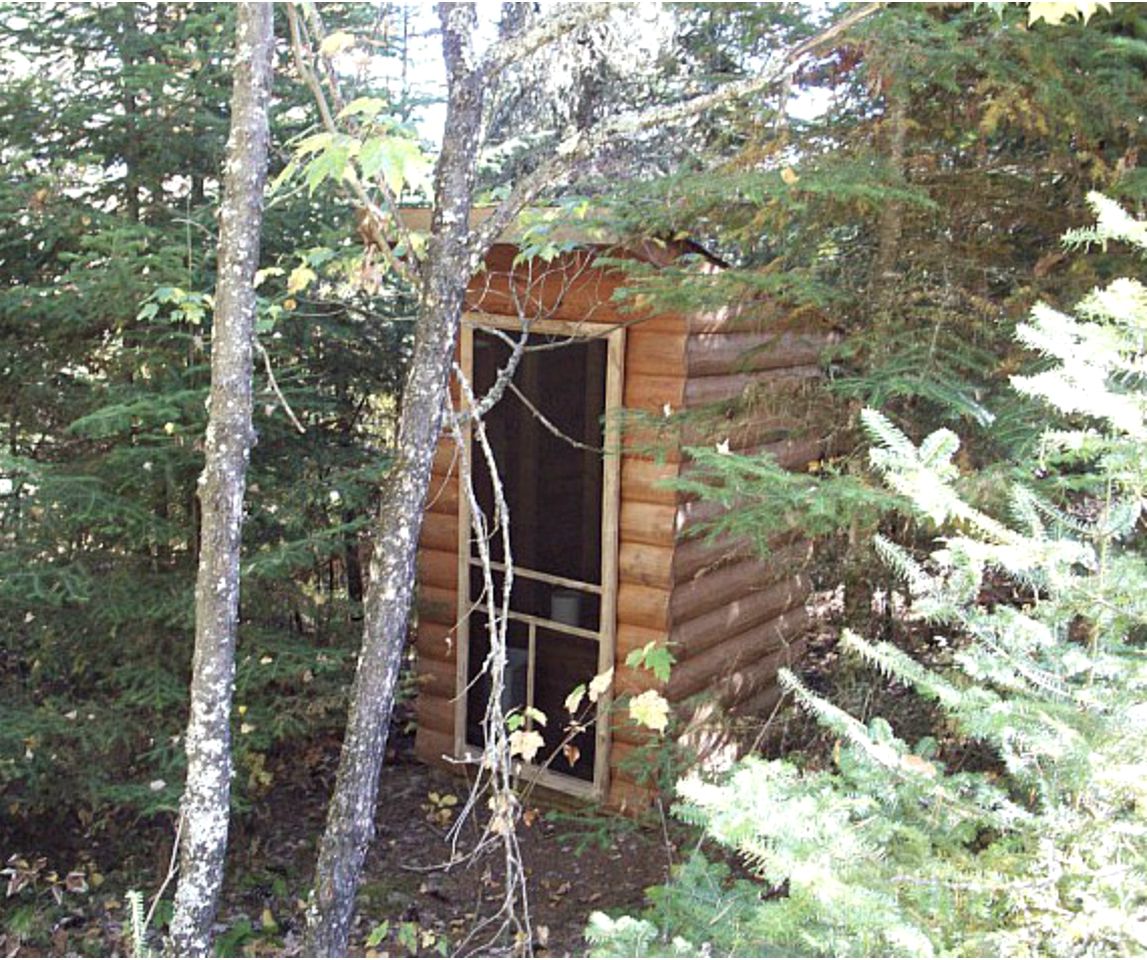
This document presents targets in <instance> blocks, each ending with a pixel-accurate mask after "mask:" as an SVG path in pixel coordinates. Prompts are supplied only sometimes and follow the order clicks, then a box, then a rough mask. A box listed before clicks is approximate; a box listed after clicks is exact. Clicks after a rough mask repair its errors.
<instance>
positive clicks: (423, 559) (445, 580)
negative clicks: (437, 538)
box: [418, 547, 458, 590]
mask: <svg viewBox="0 0 1147 960" xmlns="http://www.w3.org/2000/svg"><path fill="white" fill-rule="evenodd" d="M418 582H419V583H422V584H425V585H426V586H428V587H441V588H443V589H446V590H457V589H458V554H457V552H455V551H453V550H432V549H430V548H428V547H427V548H423V549H421V550H419V551H418Z"/></svg>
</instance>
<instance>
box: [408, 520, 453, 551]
mask: <svg viewBox="0 0 1147 960" xmlns="http://www.w3.org/2000/svg"><path fill="white" fill-rule="evenodd" d="M418 544H419V549H421V550H448V551H450V552H451V553H453V554H454V556H455V557H457V556H458V517H457V515H455V516H449V515H448V514H445V513H431V512H429V511H427V513H426V514H425V515H424V516H423V518H422V531H421V535H420V537H419V539H418Z"/></svg>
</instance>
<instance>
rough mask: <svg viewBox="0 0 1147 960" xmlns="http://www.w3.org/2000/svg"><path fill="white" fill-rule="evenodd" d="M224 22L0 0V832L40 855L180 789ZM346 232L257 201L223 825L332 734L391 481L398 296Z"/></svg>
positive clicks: (299, 211)
mask: <svg viewBox="0 0 1147 960" xmlns="http://www.w3.org/2000/svg"><path fill="white" fill-rule="evenodd" d="M327 13H328V16H329V17H331V18H332V19H333V20H341V19H342V18H344V17H348V16H349V17H351V18H358V17H366V16H368V13H367V12H366V11H365V10H361V9H360V10H357V11H356V10H355V9H353V8H351V7H337V8H333V9H329V10H328V11H327ZM233 15H234V10H233V8H232V7H230V6H227V5H223V4H185V3H171V4H159V5H152V6H147V5H142V6H141V5H133V4H128V5H119V6H117V5H112V6H104V7H93V6H91V5H88V4H78V3H77V4H70V3H63V4H54V5H49V6H45V5H41V4H3V5H2V6H0V22H2V24H3V29H2V30H0V122H2V123H3V125H4V129H5V140H4V144H3V146H2V147H0V164H2V173H0V211H2V217H0V219H2V221H3V227H2V228H0V343H2V344H3V346H2V347H0V355H2V356H3V358H4V359H3V362H2V363H0V432H2V433H3V436H4V450H3V452H2V453H0V651H2V652H0V792H2V793H3V794H4V797H5V804H6V810H5V813H6V817H7V818H8V819H7V820H6V825H7V824H8V823H10V824H13V825H16V824H20V823H23V824H24V825H25V827H30V828H32V829H33V830H37V829H38V830H39V831H40V832H41V833H45V834H46V832H47V831H49V830H50V825H51V824H52V823H53V822H55V821H56V820H57V818H58V820H59V822H61V823H74V822H76V821H75V819H74V818H76V817H79V818H80V821H81V822H82V823H84V824H85V825H90V829H91V830H92V831H100V830H103V829H106V828H108V827H110V826H111V825H112V824H114V823H117V822H118V823H127V822H129V821H130V820H131V819H132V818H134V817H138V816H150V815H153V814H158V813H163V812H165V811H170V810H172V809H174V806H175V804H176V802H177V799H178V795H179V792H180V789H181V784H182V779H183V772H182V771H183V750H182V742H181V739H180V735H181V733H182V730H183V728H184V726H185V724H186V700H187V685H188V673H189V668H190V659H191V637H192V633H193V628H194V625H193V622H192V614H193V588H194V583H195V569H196V565H197V563H198V558H197V549H198V543H197V541H198V522H199V519H198V518H199V504H198V498H197V486H196V483H197V478H198V476H199V473H200V471H201V470H202V466H203V461H202V440H201V438H202V434H203V429H204V423H205V409H204V399H205V397H206V393H207V386H208V381H209V359H210V346H211V334H212V323H213V315H212V308H213V304H212V297H211V291H212V290H213V288H214V285H215V270H216V264H215V251H214V245H215V230H216V220H215V205H216V203H217V201H218V189H219V166H220V163H221V161H222V156H223V146H224V139H225V137H226V132H227V126H228V107H227V101H228V98H229V96H230V58H231V56H232V53H231V47H232V42H233V36H234V31H233V29H232V24H231V18H232V17H233ZM29 61H30V62H32V63H33V64H35V65H36V66H37V69H34V70H28V69H27V68H26V64H27V62H29ZM309 103H310V93H309V91H306V90H304V89H303V88H302V87H301V86H298V87H294V88H292V87H291V86H289V85H282V84H280V85H279V86H278V87H277V103H276V108H275V110H276V113H275V116H274V118H273V124H272V126H273V130H272V135H273V138H274V139H275V142H276V143H277V144H280V145H281V144H284V143H286V142H290V141H293V140H295V139H296V138H297V137H298V136H299V134H300V132H301V131H300V130H299V129H298V127H297V125H298V122H299V121H298V117H299V115H300V113H302V114H304V115H305V111H300V109H299V108H300V106H301V105H302V104H309ZM392 105H393V107H394V109H396V110H398V109H399V108H400V104H398V103H394V104H392ZM398 159H399V160H402V157H399V158H398ZM409 159H410V158H407V161H409ZM396 162H397V161H396ZM404 162H405V161H404ZM401 169H402V171H404V172H403V176H405V177H407V178H408V179H409V178H410V177H412V176H413V167H411V166H410V163H407V166H405V167H402V168H401ZM327 189H329V187H328V185H327V184H325V183H324V184H322V185H321V186H320V187H319V188H318V189H317V190H316V199H317V198H318V197H319V190H327ZM351 236H353V227H352V226H351V225H350V217H349V215H348V211H346V210H345V209H344V208H341V207H339V206H338V205H329V206H325V207H320V206H318V205H317V204H312V203H310V202H309V200H308V198H307V197H306V196H305V191H304V192H301V193H298V194H292V195H287V194H282V195H279V196H276V197H275V200H274V202H273V203H272V204H270V205H269V208H268V211H267V217H266V225H265V232H264V242H263V245H262V248H263V261H264V266H265V269H264V270H263V271H262V275H261V277H260V280H261V282H260V284H259V291H258V292H259V296H260V300H259V315H258V331H259V340H260V344H259V345H260V347H261V351H260V352H258V353H257V355H256V370H255V377H256V388H257V391H258V394H257V407H256V421H255V427H256V430H257V433H258V442H257V444H256V447H255V449H254V451H253V454H252V463H251V469H250V485H249V490H248V496H247V509H248V518H247V522H246V523H245V526H244V538H245V539H244V586H243V609H242V627H241V630H240V638H239V653H238V658H239V675H238V678H237V690H236V694H237V696H238V697H239V701H238V702H239V703H240V704H242V705H243V706H244V708H245V713H244V714H243V715H242V716H237V717H236V721H235V733H236V736H235V742H236V754H237V767H238V773H239V776H238V778H237V783H236V788H237V789H236V791H235V796H236V798H237V803H239V804H240V805H249V804H250V803H251V802H252V801H254V800H257V799H259V797H261V796H262V794H263V793H265V792H266V790H267V788H268V787H269V786H270V785H271V783H273V778H274V776H275V775H276V772H277V771H278V770H279V769H281V768H282V767H281V764H280V762H279V761H281V760H282V759H284V758H287V757H289V756H291V755H292V752H293V750H294V749H295V747H296V746H297V744H298V742H299V741H300V740H301V739H303V738H309V737H313V736H315V735H318V734H321V733H322V732H324V731H326V730H333V729H334V728H335V727H336V726H337V724H338V722H339V720H340V719H341V717H340V714H341V712H342V711H343V708H344V704H345V699H344V698H345V685H344V675H343V673H342V671H343V668H344V667H345V664H346V658H347V656H348V655H349V651H350V650H351V649H352V648H353V645H354V643H355V641H356V640H357V635H358V633H359V624H358V622H357V619H356V618H357V617H358V616H359V614H360V612H361V598H362V587H363V583H362V575H363V568H364V567H365V566H366V563H365V559H364V555H365V551H366V546H367V545H366V544H365V542H364V538H363V532H364V529H365V527H366V525H367V523H368V522H369V516H370V512H371V509H372V507H373V497H374V495H375V491H376V490H377V486H378V481H379V479H380V477H381V476H382V475H384V474H385V471H386V469H387V464H388V458H387V447H388V444H389V442H390V439H391V430H392V423H393V418H394V410H395V406H394V401H393V397H394V395H395V393H396V392H397V388H398V385H399V384H400V383H401V378H402V376H403V371H404V363H405V356H406V344H407V340H408V331H409V323H408V320H407V312H408V302H409V301H408V300H407V298H406V296H405V294H404V293H403V292H402V291H399V290H396V289H392V288H385V289H380V288H378V287H377V285H376V284H373V283H371V284H368V283H365V282H364V277H365V275H366V274H367V273H368V272H369V271H368V270H366V268H365V267H364V263H363V256H362V250H361V248H359V247H357V246H351V245H350V244H348V242H347V238H349V237H351ZM297 270H304V271H306V275H305V279H306V283H300V282H299V277H296V276H294V274H293V271H297ZM263 351H265V362H264V353H263ZM267 367H270V369H271V371H272V373H273V375H274V378H275V382H276V384H277V386H278V391H279V392H278V393H276V392H275V390H274V389H273V388H272V386H271V383H270V379H269V378H268V376H267ZM280 394H281V395H282V397H284V398H285V399H286V402H288V403H289V404H290V405H291V408H292V410H293V411H294V413H295V414H296V415H297V416H298V418H299V419H300V421H301V422H302V423H303V425H304V426H305V429H306V432H305V433H303V434H300V433H299V432H298V431H297V430H296V429H295V428H294V427H293V426H292V425H291V423H289V422H288V419H287V417H286V415H285V413H284V411H283V403H282V400H281V399H280Z"/></svg>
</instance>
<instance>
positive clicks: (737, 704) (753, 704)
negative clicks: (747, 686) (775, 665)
mask: <svg viewBox="0 0 1147 960" xmlns="http://www.w3.org/2000/svg"><path fill="white" fill-rule="evenodd" d="M783 696H784V692H783V691H782V690H781V687H780V684H776V683H775V684H773V686H771V687H765V688H763V689H761V690H758V691H757V692H756V693H754V694H752V695H750V696H747V697H746V696H741V697H736V696H734V697H731V698H729V701H728V709H729V712H730V713H732V715H733V716H735V717H738V718H740V719H743V720H762V721H764V720H768V718H769V717H770V716H772V713H773V711H774V710H775V709H776V707H777V704H778V703H780V702H781V697H783Z"/></svg>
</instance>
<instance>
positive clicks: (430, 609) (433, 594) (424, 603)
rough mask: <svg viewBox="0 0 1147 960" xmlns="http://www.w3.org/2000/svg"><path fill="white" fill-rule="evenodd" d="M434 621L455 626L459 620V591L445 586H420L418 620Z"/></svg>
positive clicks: (420, 621)
mask: <svg viewBox="0 0 1147 960" xmlns="http://www.w3.org/2000/svg"><path fill="white" fill-rule="evenodd" d="M427 620H429V621H433V622H434V623H440V624H446V625H447V626H450V627H453V626H454V625H455V623H457V620H458V592H457V590H447V589H445V588H443V587H432V586H420V587H419V588H418V622H419V623H422V622H424V621H427Z"/></svg>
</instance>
